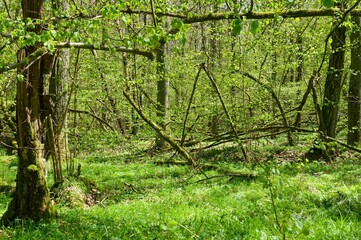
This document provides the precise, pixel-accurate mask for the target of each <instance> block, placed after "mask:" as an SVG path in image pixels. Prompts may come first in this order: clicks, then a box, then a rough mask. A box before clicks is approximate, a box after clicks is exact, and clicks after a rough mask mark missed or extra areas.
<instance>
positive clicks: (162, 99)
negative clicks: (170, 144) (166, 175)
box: [156, 39, 169, 148]
mask: <svg viewBox="0 0 361 240" xmlns="http://www.w3.org/2000/svg"><path fill="white" fill-rule="evenodd" d="M156 61H157V76H158V82H157V119H158V125H159V126H161V128H162V129H163V131H164V132H167V112H168V95H169V80H167V78H166V77H165V73H166V69H165V41H164V39H161V40H160V42H159V47H158V49H157V51H156ZM165 143H166V142H165V140H164V138H163V137H162V136H160V135H159V134H158V136H157V140H156V146H157V147H158V148H163V147H164V146H165Z"/></svg>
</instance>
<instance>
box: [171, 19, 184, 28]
mask: <svg viewBox="0 0 361 240" xmlns="http://www.w3.org/2000/svg"><path fill="white" fill-rule="evenodd" d="M183 25H184V23H183V22H182V20H180V19H178V18H175V19H173V20H172V22H171V26H172V28H174V29H178V30H179V29H182V28H183Z"/></svg>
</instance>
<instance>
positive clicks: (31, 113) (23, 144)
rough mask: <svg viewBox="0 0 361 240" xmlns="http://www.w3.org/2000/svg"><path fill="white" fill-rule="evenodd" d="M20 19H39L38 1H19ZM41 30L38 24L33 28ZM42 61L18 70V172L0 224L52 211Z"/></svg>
mask: <svg viewBox="0 0 361 240" xmlns="http://www.w3.org/2000/svg"><path fill="white" fill-rule="evenodd" d="M22 7H23V18H24V19H26V18H32V19H41V18H42V13H43V1H42V0H23V1H22ZM33 31H35V32H36V33H39V32H40V31H41V26H36V27H35V29H34V30H33ZM38 47H40V46H31V47H26V48H24V49H21V50H20V52H19V58H20V60H22V59H24V58H26V57H28V56H29V55H30V54H32V53H34V52H35V51H36V50H37V48H38ZM43 64H44V61H42V60H41V59H37V60H35V61H34V62H33V63H32V64H30V65H27V66H25V67H24V68H22V69H19V70H20V73H22V74H23V76H24V79H23V80H22V81H18V83H17V94H16V114H17V141H18V154H19V162H18V172H17V176H16V189H15V193H14V197H13V199H12V201H11V202H10V205H9V207H8V209H7V211H6V212H5V213H4V215H3V216H2V218H1V223H2V224H9V223H10V222H12V221H13V220H15V219H16V218H29V219H33V220H35V221H37V220H40V219H43V218H48V217H50V216H52V215H53V214H54V211H53V208H52V206H51V201H50V195H49V190H48V186H47V181H46V178H45V176H44V168H45V165H44V161H43V157H44V156H43V144H42V123H41V112H42V109H41V99H42V90H43V80H44V79H43V77H44V72H43V71H44V66H43Z"/></svg>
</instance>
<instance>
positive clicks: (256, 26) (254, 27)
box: [250, 21, 259, 35]
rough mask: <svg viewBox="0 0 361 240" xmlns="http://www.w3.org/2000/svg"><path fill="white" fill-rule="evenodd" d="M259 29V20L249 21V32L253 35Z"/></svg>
mask: <svg viewBox="0 0 361 240" xmlns="http://www.w3.org/2000/svg"><path fill="white" fill-rule="evenodd" d="M258 29H259V22H258V21H252V22H251V30H250V31H251V33H252V34H253V35H255V34H256V33H257V32H258Z"/></svg>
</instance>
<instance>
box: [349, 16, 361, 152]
mask: <svg viewBox="0 0 361 240" xmlns="http://www.w3.org/2000/svg"><path fill="white" fill-rule="evenodd" d="M352 21H353V23H354V26H355V28H354V29H353V31H352V32H351V35H350V41H351V44H352V48H351V66H350V69H351V71H352V74H351V76H350V82H349V89H348V109H347V117H348V124H347V125H348V134H347V144H349V145H358V144H359V142H360V110H361V109H360V107H361V103H360V99H361V45H360V44H361V34H360V27H361V18H360V17H358V16H352Z"/></svg>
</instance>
